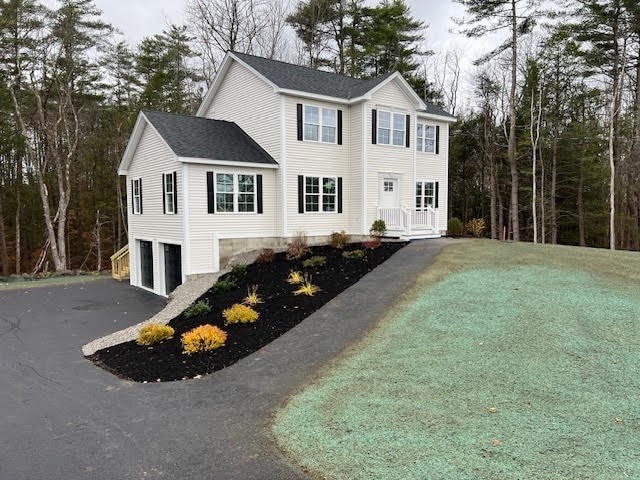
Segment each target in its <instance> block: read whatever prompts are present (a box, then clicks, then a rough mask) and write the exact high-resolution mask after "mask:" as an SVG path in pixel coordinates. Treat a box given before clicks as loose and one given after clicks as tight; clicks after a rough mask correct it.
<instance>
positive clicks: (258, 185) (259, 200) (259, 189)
mask: <svg viewBox="0 0 640 480" xmlns="http://www.w3.org/2000/svg"><path fill="white" fill-rule="evenodd" d="M256 195H257V197H258V198H257V204H258V205H257V206H258V213H262V208H263V207H262V175H256Z"/></svg>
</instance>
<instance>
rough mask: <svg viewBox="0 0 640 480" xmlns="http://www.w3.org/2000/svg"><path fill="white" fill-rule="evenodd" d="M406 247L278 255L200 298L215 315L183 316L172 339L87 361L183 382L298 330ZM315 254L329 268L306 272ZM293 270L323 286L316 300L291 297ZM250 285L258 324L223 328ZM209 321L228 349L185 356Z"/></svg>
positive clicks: (137, 376)
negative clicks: (355, 254)
mask: <svg viewBox="0 0 640 480" xmlns="http://www.w3.org/2000/svg"><path fill="white" fill-rule="evenodd" d="M404 245H405V243H401V242H396V243H383V244H382V245H381V246H380V247H379V248H377V249H376V250H366V253H365V258H364V260H362V261H354V260H347V259H345V258H344V257H343V256H342V252H343V251H342V250H337V249H334V248H331V247H329V246H321V247H314V248H313V249H312V253H310V254H309V255H307V256H305V257H304V258H303V259H301V260H297V261H289V260H287V259H286V256H285V254H284V253H280V254H276V256H275V259H274V261H273V262H272V263H266V264H257V263H254V264H251V265H248V266H247V270H246V274H245V275H244V276H243V277H242V278H240V279H238V280H236V283H237V285H238V287H237V288H235V289H234V290H232V291H230V292H227V293H224V294H220V293H213V292H212V291H211V290H210V291H208V292H207V293H205V294H204V295H203V296H202V297H200V299H207V300H208V301H209V304H210V305H211V307H212V309H211V313H209V314H207V315H203V316H200V317H194V318H188V319H185V318H184V317H183V315H179V316H178V317H176V318H174V319H173V320H171V322H170V323H169V325H171V326H172V327H173V328H174V329H175V330H176V332H175V335H174V336H173V338H172V339H169V340H165V341H163V342H161V343H159V344H157V345H154V346H153V347H143V346H139V345H137V344H136V343H135V342H134V341H132V342H127V343H123V344H120V345H116V346H114V347H109V348H105V349H103V350H100V351H98V352H96V353H95V354H94V355H92V356H90V357H89V359H91V360H92V361H93V362H95V363H96V364H97V365H99V366H101V367H103V368H105V369H106V370H108V371H110V372H112V373H114V374H115V375H117V376H119V377H121V378H124V379H128V380H134V381H137V382H143V381H149V382H157V381H171V380H183V379H186V378H193V377H195V376H197V375H203V374H206V373H211V372H213V371H215V370H220V369H222V368H224V367H228V366H229V365H232V364H234V363H235V362H237V361H238V360H240V359H242V358H244V357H246V356H247V355H249V354H251V353H253V352H255V351H256V350H258V349H260V348H262V347H263V346H265V345H266V344H268V343H269V342H271V341H273V340H275V339H276V338H278V337H279V336H280V335H282V334H283V333H286V332H287V331H289V330H290V329H291V328H293V327H295V326H296V325H297V324H298V323H300V322H301V321H302V320H304V319H305V318H306V317H308V316H309V315H310V314H311V313H313V312H315V311H316V310H318V309H319V308H320V307H322V306H323V305H324V304H325V303H327V302H328V301H329V300H331V299H332V298H333V297H335V296H336V295H338V294H339V293H340V292H342V291H343V290H345V289H347V288H348V287H349V286H351V285H353V284H354V283H355V282H357V281H358V280H359V279H360V278H362V277H363V276H364V275H365V274H366V273H368V272H370V271H371V270H373V269H374V268H375V267H377V266H378V265H380V264H381V263H382V262H384V261H385V260H387V259H388V258H389V257H391V255H393V254H394V253H395V252H396V251H398V250H399V249H400V248H402V247H403V246H404ZM359 247H360V245H359V244H358V245H349V246H347V247H346V249H345V250H355V249H357V248H359ZM313 255H322V256H325V257H326V258H327V262H326V264H325V265H324V266H322V267H314V268H303V267H302V261H303V260H304V259H306V258H309V257H310V256H313ZM291 270H299V271H301V272H307V273H308V274H310V275H311V277H312V282H313V284H315V285H317V286H319V287H320V288H321V291H319V292H318V293H316V294H315V295H314V296H312V297H309V296H306V295H298V296H295V295H293V293H292V292H293V290H294V289H295V287H293V286H292V285H289V284H288V283H287V281H286V279H287V277H288V275H289V272H290V271H291ZM229 275H231V274H226V275H224V276H223V277H221V278H222V279H225V278H227V277H228V276H229ZM252 285H258V294H259V295H260V296H261V298H262V300H263V302H264V303H261V304H259V305H258V306H257V307H254V308H255V309H256V310H257V311H258V312H259V313H260V318H259V319H258V321H257V322H255V323H253V324H235V325H224V318H223V317H222V311H223V310H224V309H226V308H228V307H230V306H231V305H232V304H234V303H241V302H242V300H243V298H245V297H246V295H247V289H248V287H250V286H252ZM206 323H209V324H211V325H215V326H218V327H220V328H222V329H223V330H224V331H225V332H227V341H226V343H225V345H224V346H223V347H221V348H219V349H218V350H215V351H213V352H209V353H201V354H194V355H185V354H183V353H182V345H181V343H180V336H181V335H182V333H184V332H186V331H188V330H191V329H192V328H194V327H197V326H199V325H203V324H206Z"/></svg>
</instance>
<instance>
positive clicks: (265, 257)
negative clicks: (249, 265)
mask: <svg viewBox="0 0 640 480" xmlns="http://www.w3.org/2000/svg"><path fill="white" fill-rule="evenodd" d="M275 257H276V252H274V251H273V248H263V249H262V250H261V251H260V254H259V255H258V257H257V258H256V263H261V264H262V263H271V262H273V260H274V259H275Z"/></svg>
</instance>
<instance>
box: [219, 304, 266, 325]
mask: <svg viewBox="0 0 640 480" xmlns="http://www.w3.org/2000/svg"><path fill="white" fill-rule="evenodd" d="M222 316H223V317H224V323H225V324H229V323H253V322H255V321H256V320H258V317H259V316H260V314H259V313H258V312H256V311H255V310H254V309H253V308H251V307H247V306H246V305H243V304H241V303H236V304H234V305H232V306H231V307H229V308H227V309H225V310H224V311H223V312H222Z"/></svg>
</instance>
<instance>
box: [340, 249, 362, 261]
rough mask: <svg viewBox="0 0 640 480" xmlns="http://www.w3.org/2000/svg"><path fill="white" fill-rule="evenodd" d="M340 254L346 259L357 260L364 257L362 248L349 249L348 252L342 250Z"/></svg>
mask: <svg viewBox="0 0 640 480" xmlns="http://www.w3.org/2000/svg"><path fill="white" fill-rule="evenodd" d="M342 256H343V257H344V258H346V259H347V260H359V261H362V260H363V259H364V250H351V251H348V252H342Z"/></svg>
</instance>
